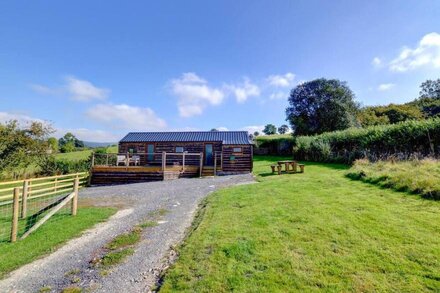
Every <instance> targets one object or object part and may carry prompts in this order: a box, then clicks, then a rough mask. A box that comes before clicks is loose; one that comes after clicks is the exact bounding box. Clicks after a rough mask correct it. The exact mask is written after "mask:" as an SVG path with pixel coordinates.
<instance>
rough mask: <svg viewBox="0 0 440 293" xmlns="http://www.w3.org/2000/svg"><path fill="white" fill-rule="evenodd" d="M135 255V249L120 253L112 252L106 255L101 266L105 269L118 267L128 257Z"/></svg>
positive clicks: (120, 251) (123, 250)
mask: <svg viewBox="0 0 440 293" xmlns="http://www.w3.org/2000/svg"><path fill="white" fill-rule="evenodd" d="M133 253H134V249H133V248H124V249H121V250H118V251H111V252H109V253H107V254H106V255H104V257H103V258H102V260H101V262H100V264H101V265H102V267H104V268H108V267H110V266H114V265H117V264H119V263H121V262H123V261H124V260H125V258H127V256H130V255H132V254H133Z"/></svg>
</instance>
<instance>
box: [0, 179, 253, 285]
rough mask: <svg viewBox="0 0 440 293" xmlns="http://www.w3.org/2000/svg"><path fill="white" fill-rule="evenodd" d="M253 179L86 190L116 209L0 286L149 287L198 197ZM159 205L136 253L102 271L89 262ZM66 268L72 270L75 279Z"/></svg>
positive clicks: (88, 198) (86, 198) (92, 199)
mask: <svg viewBox="0 0 440 293" xmlns="http://www.w3.org/2000/svg"><path fill="white" fill-rule="evenodd" d="M253 181H254V180H253V178H252V175H250V174H247V175H235V176H223V177H215V178H203V179H179V180H173V181H161V182H150V183H138V184H130V185H119V186H105V187H92V188H87V189H84V190H82V191H81V192H80V200H81V201H82V202H83V203H92V204H95V205H96V204H99V205H106V206H118V207H119V208H120V210H119V212H118V213H116V214H115V215H114V216H113V217H111V218H110V220H109V221H107V222H105V223H101V224H98V225H97V226H95V227H94V228H93V229H91V230H89V231H87V232H86V233H84V234H83V236H81V237H79V238H77V239H73V240H71V241H69V242H68V243H67V244H66V245H64V246H63V247H62V248H60V249H58V250H57V251H56V252H54V253H52V254H51V255H48V256H46V257H44V258H42V259H40V260H37V261H35V262H33V263H31V264H28V265H25V266H23V267H22V268H20V269H18V270H16V271H14V272H12V273H11V274H10V275H9V276H8V277H7V279H4V280H1V281H0V291H1V292H38V291H39V290H40V289H41V288H43V287H45V288H49V287H50V289H51V291H52V292H59V291H61V290H62V289H63V288H66V287H69V286H78V287H82V288H88V289H89V290H91V291H93V292H148V291H149V288H151V287H152V286H154V284H155V283H156V281H157V278H158V275H159V274H160V272H161V271H162V269H164V268H166V267H167V266H168V263H169V261H170V259H171V260H172V259H173V256H174V255H173V250H172V247H173V246H175V245H176V244H178V243H179V242H180V241H181V240H182V239H183V237H184V236H185V231H186V229H187V228H188V227H189V226H190V225H191V222H192V219H193V216H194V213H195V211H196V209H197V206H198V204H199V202H200V201H201V199H203V198H204V197H205V196H206V195H207V194H209V193H210V192H212V191H214V190H216V189H219V188H222V187H227V186H231V185H236V184H244V183H250V182H253ZM159 210H166V211H168V212H167V213H164V214H163V215H161V216H160V219H159V221H158V223H159V225H157V226H154V227H151V228H147V229H146V230H144V231H143V234H142V240H141V242H139V243H138V244H137V246H136V248H135V253H134V254H133V255H132V256H130V257H129V258H128V259H127V260H126V261H125V262H123V263H122V264H120V265H118V266H116V267H114V268H113V269H112V270H111V271H110V273H109V274H108V275H106V276H102V275H101V274H100V272H99V271H98V270H96V269H94V268H93V267H91V266H90V261H91V260H92V259H93V258H95V257H97V256H99V254H100V253H102V247H103V246H104V245H105V244H106V243H107V242H109V241H110V240H111V239H112V238H114V237H115V236H117V235H119V234H121V233H123V232H125V231H128V230H130V229H131V228H133V227H134V226H135V225H137V224H139V223H141V222H143V221H144V220H145V219H146V218H148V215H152V214H154V212H155V211H159ZM69 272H75V278H76V280H75V282H76V283H75V284H73V282H72V277H69V276H68V275H69Z"/></svg>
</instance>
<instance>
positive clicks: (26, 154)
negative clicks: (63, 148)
mask: <svg viewBox="0 0 440 293" xmlns="http://www.w3.org/2000/svg"><path fill="white" fill-rule="evenodd" d="M51 132H52V128H51V127H50V126H48V125H45V124H43V123H40V122H32V123H30V125H28V126H25V127H20V125H19V124H18V122H17V121H15V120H13V121H9V122H6V123H4V124H0V174H1V173H3V172H10V173H13V174H14V177H15V175H17V174H20V173H21V172H22V171H23V170H25V169H26V167H28V166H30V165H33V164H35V163H38V162H39V160H41V159H42V158H43V157H47V156H48V153H47V149H48V143H47V135H49V134H50V133H51Z"/></svg>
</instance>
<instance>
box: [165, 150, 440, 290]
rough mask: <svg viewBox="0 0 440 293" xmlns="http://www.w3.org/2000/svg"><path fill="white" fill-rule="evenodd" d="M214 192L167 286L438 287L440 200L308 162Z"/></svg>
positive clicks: (262, 165) (259, 167) (263, 161)
mask: <svg viewBox="0 0 440 293" xmlns="http://www.w3.org/2000/svg"><path fill="white" fill-rule="evenodd" d="M278 159H279V158H269V157H265V158H264V157H256V158H255V173H256V174H257V175H258V181H259V183H257V184H251V185H243V186H237V187H233V188H229V189H225V190H221V191H219V192H215V193H214V194H212V195H210V196H209V197H208V198H207V200H206V201H205V202H204V205H205V207H204V208H202V209H201V212H200V214H199V215H198V217H197V219H196V223H198V225H197V224H195V226H194V230H193V231H192V232H191V234H190V236H189V237H188V239H187V240H186V241H185V243H184V245H183V246H182V247H180V248H179V254H180V256H179V259H178V261H177V262H176V264H175V265H174V266H173V267H172V268H171V269H170V270H169V271H168V273H167V274H166V275H165V277H164V283H163V286H162V287H161V291H162V292H177V291H179V292H182V291H183V292H229V291H238V292H291V291H297V292H310V291H326V292H385V291H386V292H390V291H392V292H423V291H425V292H428V291H434V292H439V291H440V249H439V248H440V225H439V223H440V202H438V201H430V200H425V199H423V198H421V197H419V196H409V195H408V194H407V193H404V192H396V191H393V190H391V189H384V188H380V187H378V186H375V185H372V184H366V183H364V182H361V181H355V180H351V179H349V178H347V177H346V176H345V173H346V171H347V167H345V166H342V165H332V164H312V163H307V164H306V173H304V174H289V175H287V174H285V175H281V176H278V175H271V174H270V173H269V172H268V171H269V169H270V168H269V165H270V163H271V162H273V161H276V160H278Z"/></svg>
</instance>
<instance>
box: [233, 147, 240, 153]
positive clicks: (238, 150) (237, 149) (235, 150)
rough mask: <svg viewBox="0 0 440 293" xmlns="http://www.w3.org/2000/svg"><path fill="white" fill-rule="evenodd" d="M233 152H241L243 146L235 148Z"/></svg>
mask: <svg viewBox="0 0 440 293" xmlns="http://www.w3.org/2000/svg"><path fill="white" fill-rule="evenodd" d="M232 152H233V153H241V148H239V147H238V148H233V149H232Z"/></svg>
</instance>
